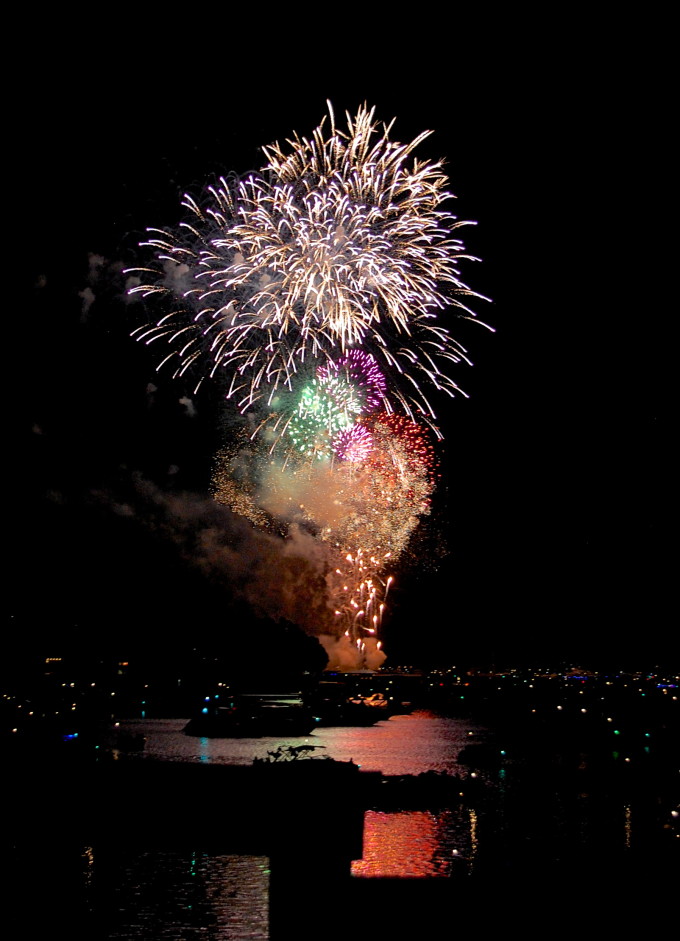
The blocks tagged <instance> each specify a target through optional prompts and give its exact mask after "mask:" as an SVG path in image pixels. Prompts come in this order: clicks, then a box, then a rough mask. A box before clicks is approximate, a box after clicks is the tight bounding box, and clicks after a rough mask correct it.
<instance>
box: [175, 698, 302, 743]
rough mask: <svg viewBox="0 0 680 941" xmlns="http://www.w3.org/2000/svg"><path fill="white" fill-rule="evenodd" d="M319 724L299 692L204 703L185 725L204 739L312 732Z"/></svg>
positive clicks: (185, 730)
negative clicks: (223, 704)
mask: <svg viewBox="0 0 680 941" xmlns="http://www.w3.org/2000/svg"><path fill="white" fill-rule="evenodd" d="M316 725H317V720H316V719H315V717H314V715H313V713H312V711H311V709H309V708H308V707H307V706H306V705H305V704H304V702H303V700H302V697H301V696H300V695H299V694H291V693H241V694H239V695H235V696H233V697H232V698H231V699H230V701H229V703H228V704H227V705H225V706H213V705H211V706H204V707H203V708H202V710H201V713H200V714H199V715H197V716H195V717H194V718H192V719H190V721H189V722H188V723H187V725H186V726H185V727H184V733H185V734H186V735H197V736H200V737H201V738H261V737H265V736H276V737H283V738H285V737H288V736H298V735H309V733H310V732H311V731H312V730H313V729H314V728H315V726H316Z"/></svg>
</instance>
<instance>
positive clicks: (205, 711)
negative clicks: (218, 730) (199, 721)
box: [201, 706, 208, 715]
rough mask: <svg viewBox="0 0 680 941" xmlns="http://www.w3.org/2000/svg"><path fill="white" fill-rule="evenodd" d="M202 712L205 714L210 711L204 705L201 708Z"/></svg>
mask: <svg viewBox="0 0 680 941" xmlns="http://www.w3.org/2000/svg"><path fill="white" fill-rule="evenodd" d="M201 712H202V713H203V714H204V715H206V714H207V712H208V710H207V709H206V708H205V706H204V707H203V708H202V709H201Z"/></svg>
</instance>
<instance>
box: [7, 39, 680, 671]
mask: <svg viewBox="0 0 680 941" xmlns="http://www.w3.org/2000/svg"><path fill="white" fill-rule="evenodd" d="M43 42H44V43H45V49H47V48H48V45H49V44H48V43H47V40H46V38H45V37H43ZM41 48H42V46H41ZM496 48H497V47H494V50H492V49H490V48H487V49H485V48H484V43H479V42H478V41H477V40H476V39H466V40H464V39H463V38H461V37H458V38H457V40H456V42H452V43H451V47H450V48H449V47H448V46H445V45H444V42H443V40H441V41H439V40H438V41H437V43H435V44H434V45H433V47H432V55H431V56H427V55H425V53H427V51H428V50H427V48H423V50H422V52H423V58H424V60H427V59H429V60H430V61H428V62H427V63H425V62H424V63H423V65H422V66H421V65H418V64H416V63H415V62H413V61H409V62H408V63H407V64H404V63H402V62H401V59H400V56H399V54H398V52H396V51H395V52H391V53H389V54H388V53H387V52H386V51H383V53H381V54H380V55H376V56H374V57H372V58H371V57H366V56H365V51H363V52H362V54H361V56H360V55H359V53H358V52H357V55H356V56H355V59H354V60H353V61H352V63H349V62H348V61H347V59H346V60H345V62H344V63H339V62H337V60H331V61H326V62H324V60H323V57H320V58H317V59H315V61H314V62H313V63H312V62H311V61H309V62H306V67H305V62H303V61H301V56H300V55H298V56H297V61H296V62H295V63H294V64H293V65H291V64H290V63H286V62H283V61H281V60H276V61H275V60H271V59H270V60H268V61H265V62H259V63H258V65H257V68H256V69H255V68H253V67H252V66H253V63H252V62H251V63H248V68H247V69H246V67H245V66H244V65H243V64H239V61H238V60H237V59H235V58H234V55H235V52H234V51H233V50H231V51H230V52H229V54H227V52H225V53H224V56H223V58H222V59H221V60H219V61H216V59H215V57H214V56H212V55H211V56H207V57H206V62H205V63H204V66H205V67H202V68H201V69H198V68H197V65H196V59H194V60H193V61H192V64H191V67H188V66H187V64H186V62H184V60H183V59H182V55H180V54H179V53H178V54H177V55H174V54H173V55H170V56H169V57H168V58H167V59H166V60H165V62H163V59H162V57H161V59H160V60H159V59H155V58H154V56H151V58H150V59H149V58H147V56H146V54H145V53H144V52H143V51H142V50H140V48H136V49H135V50H134V51H131V50H130V49H126V50H124V51H123V50H121V49H119V50H118V51H119V53H121V54H120V55H119V56H116V55H113V54H112V53H111V51H110V50H109V52H108V53H107V55H106V56H104V57H103V58H102V59H99V58H98V55H97V50H96V47H92V48H89V49H88V50H84V49H78V50H77V53H78V54H77V55H76V54H75V52H76V51H75V50H74V49H70V52H71V53H72V54H73V55H72V56H71V59H70V61H69V62H68V63H65V61H64V60H63V59H61V58H60V57H59V56H58V55H57V54H56V53H55V52H54V50H52V52H51V54H50V55H48V56H46V58H45V60H44V61H43V60H42V59H41V57H40V56H36V58H35V60H34V61H35V62H36V68H37V69H38V70H39V71H40V74H41V79H42V81H41V82H40V83H39V87H38V88H37V89H36V91H35V92H34V93H27V94H25V95H24V96H23V97H22V98H21V99H20V101H19V103H18V104H17V105H16V111H17V135H16V139H17V141H18V144H17V148H18V152H19V161H18V169H17V170H16V171H14V172H15V174H16V177H15V180H14V184H15V186H16V189H17V191H19V192H20V193H21V205H20V209H19V211H18V212H17V215H16V217H15V218H16V224H17V228H16V229H15V230H14V231H15V233H16V237H17V239H18V241H19V242H20V245H21V259H20V262H19V263H20V265H21V268H22V271H24V272H25V274H23V275H22V283H23V285H24V288H25V290H24V291H23V292H22V294H23V301H22V303H21V307H20V312H19V316H18V318H17V319H18V321H19V329H18V341H17V344H16V345H14V346H13V347H12V351H10V352H9V353H8V354H7V355H8V356H9V358H10V359H11V360H12V361H13V362H12V363H11V366H12V368H13V369H14V368H16V370H17V379H16V380H15V383H14V385H15V390H16V389H17V387H18V391H15V394H16V395H17V396H18V398H19V399H20V401H21V403H22V406H25V409H24V410H23V411H24V414H23V416H22V423H21V427H20V433H19V439H18V440H19V445H18V448H17V451H18V453H19V461H18V462H17V467H18V469H19V474H18V480H17V485H16V494H15V493H14V491H11V492H10V493H8V501H9V503H10V517H11V519H12V527H13V528H12V539H13V541H14V544H15V545H16V546H17V550H16V551H15V553H14V562H15V569H14V572H13V576H12V580H11V588H10V598H11V604H10V608H11V612H12V614H13V616H14V620H13V621H12V622H11V626H10V637H12V636H16V637H19V638H20V639H21V641H22V642H23V643H25V641H26V638H27V637H30V638H31V642H32V643H33V642H35V643H36V644H38V645H43V646H45V649H47V647H48V646H55V645H58V644H59V643H61V642H62V641H63V640H64V639H72V638H74V637H75V638H77V641H78V643H90V644H92V645H93V646H95V647H96V645H97V643H99V642H100V641H101V642H104V641H106V643H109V642H110V641H111V638H113V637H120V638H121V640H120V643H121V644H125V643H127V642H128V641H129V642H131V640H132V638H135V639H136V641H139V640H140V639H142V638H143V639H144V642H145V643H147V644H148V645H150V646H152V647H153V646H154V645H163V644H167V643H176V641H175V640H174V639H171V638H174V637H176V636H178V637H183V636H185V635H186V634H187V633H190V634H192V636H193V635H199V634H200V635H203V634H205V635H208V634H211V633H213V632H215V633H221V632H222V631H224V632H225V633H226V634H227V635H229V634H230V633H233V632H238V631H239V630H240V625H247V627H246V629H247V630H256V628H254V627H253V624H252V617H251V616H250V615H249V614H248V612H247V611H246V610H245V609H244V608H242V607H236V608H233V607H230V606H229V604H228V599H225V597H224V591H223V590H220V588H219V586H216V585H215V584H214V583H213V582H211V581H210V580H209V579H206V578H202V577H201V575H200V574H198V573H197V572H196V571H193V570H191V569H190V567H189V566H187V565H186V564H185V563H183V562H182V561H181V560H180V559H179V558H178V557H177V554H176V553H175V552H174V550H173V547H172V546H171V545H169V544H167V542H164V539H163V537H162V534H159V532H158V531H157V530H154V529H153V528H149V527H146V528H145V527H137V528H135V527H134V526H133V525H131V523H130V520H129V519H128V518H126V517H125V515H124V514H121V513H120V511H119V512H115V511H114V512H112V509H111V508H112V506H114V505H118V504H117V503H116V501H118V500H120V501H123V496H122V495H124V494H128V495H129V492H130V488H131V483H130V481H131V480H132V479H133V478H134V477H135V475H139V476H141V477H142V478H144V479H145V480H152V481H154V482H155V483H156V485H157V486H158V487H159V488H160V489H161V490H164V489H165V490H167V492H178V491H181V490H184V489H187V490H191V491H193V492H197V493H204V494H205V493H206V492H207V486H208V481H209V476H210V466H211V457H212V454H213V453H214V450H215V447H216V445H217V444H218V443H219V439H220V434H222V433H223V431H222V426H221V424H220V422H219V419H218V416H219V404H220V403H219V400H218V396H217V394H216V393H215V392H214V391H211V390H208V391H207V392H206V393H205V394H204V395H203V396H202V397H198V398H194V399H193V405H194V407H195V409H196V414H195V415H194V416H193V417H192V416H190V415H189V413H188V410H187V408H186V407H185V406H183V405H182V404H181V403H180V402H179V400H180V398H182V396H183V395H184V394H185V392H186V389H185V388H184V387H182V386H180V385H178V384H176V383H173V380H172V378H171V375H170V373H166V374H165V375H163V374H160V375H158V374H156V373H155V365H156V362H155V360H154V358H153V357H151V356H149V354H148V351H146V350H145V349H144V348H143V347H141V346H139V345H136V344H134V343H133V342H132V341H131V340H130V339H129V337H128V334H129V331H130V329H132V328H133V327H134V326H135V325H136V324H137V323H138V322H139V318H140V317H141V312H140V311H139V310H138V309H137V308H136V307H132V306H127V307H126V306H125V305H124V304H123V303H122V302H121V301H120V299H119V297H118V296H117V292H119V288H120V278H119V277H117V270H118V268H119V267H120V266H121V265H125V264H134V263H135V261H136V260H137V258H138V255H137V249H136V245H137V242H138V241H139V239H140V238H141V237H142V234H143V230H144V228H145V226H147V225H150V226H161V227H162V226H167V225H173V224H175V223H176V222H177V221H178V220H179V219H180V217H181V212H180V207H179V200H180V197H181V194H182V192H184V191H190V192H194V193H196V192H199V191H200V188H201V187H202V186H203V185H204V183H205V182H207V181H209V180H210V179H211V178H212V177H214V175H215V174H218V173H222V172H225V171H229V170H235V171H237V172H245V171H247V170H250V169H255V168H256V167H257V166H258V165H259V163H260V156H259V151H258V148H259V146H260V145H263V144H267V143H270V142H271V141H272V140H275V139H278V140H283V139H284V138H285V136H286V135H287V134H288V133H289V132H290V131H291V130H292V129H296V130H298V131H300V132H301V133H309V132H311V130H312V129H313V128H314V127H315V126H316V124H317V123H318V121H319V119H320V118H321V116H322V115H323V113H324V111H325V99H326V98H330V99H331V100H332V101H333V104H334V106H335V110H336V114H337V113H340V112H342V111H343V110H344V109H345V108H348V109H350V110H354V109H355V108H356V106H357V105H358V104H359V103H361V102H362V101H364V100H366V101H368V103H369V104H371V105H375V106H376V109H377V115H378V116H379V117H380V118H384V119H387V120H389V119H391V118H392V117H394V116H396V117H397V122H396V125H395V129H394V132H393V136H394V137H396V138H397V139H399V140H407V139H408V140H410V139H412V138H413V137H415V136H416V135H417V134H418V133H419V132H420V131H422V130H423V129H430V128H431V129H433V130H434V131H435V133H434V134H433V136H432V137H431V138H429V139H428V140H427V141H426V142H425V143H424V144H423V145H421V147H420V150H419V153H420V156H421V157H427V158H438V157H444V158H445V160H446V163H447V172H448V174H449V177H450V180H451V189H452V191H453V192H454V193H455V194H456V195H457V197H458V202H457V205H456V211H457V213H458V215H459V216H460V217H461V218H469V219H474V220H476V221H477V222H478V225H477V227H475V228H467V229H465V230H463V232H464V237H465V241H466V245H467V247H468V248H469V249H470V250H471V252H472V253H473V254H475V255H478V256H480V257H481V258H482V259H483V263H482V264H481V265H473V264H468V265H467V266H466V268H465V269H464V272H463V275H464V280H466V281H467V282H468V283H469V284H470V285H471V286H472V287H473V288H474V289H475V290H477V291H479V292H480V293H482V294H485V295H488V296H489V297H491V298H492V299H493V304H492V305H482V304H481V303H480V304H479V305H478V308H477V309H478V311H479V313H480V316H481V317H482V319H485V320H486V321H487V322H489V323H491V324H493V326H494V327H495V329H496V333H495V334H493V335H492V334H489V333H487V332H486V331H484V330H483V329H482V328H474V327H468V326H467V325H465V326H464V329H463V328H461V329H460V330H456V329H455V328H454V331H453V332H454V334H455V335H457V336H461V337H462V339H463V341H464V343H465V344H466V346H467V348H468V349H469V351H470V353H471V356H472V359H473V361H474V364H475V365H474V367H473V368H468V367H461V368H460V369H459V371H458V373H457V375H456V379H457V381H458V382H459V384H460V385H461V386H462V388H463V389H465V390H466V392H467V393H468V395H469V396H470V398H469V399H467V400H466V399H464V398H458V399H456V400H455V401H454V402H452V403H448V404H445V403H442V408H441V417H442V426H443V429H444V431H445V434H446V441H445V444H444V446H443V451H442V470H443V480H442V484H441V486H440V489H439V494H438V498H437V512H436V513H435V515H434V519H433V521H432V522H433V524H434V525H433V526H431V527H430V530H431V531H432V532H433V535H432V538H431V539H430V541H429V542H424V543H423V544H422V546H421V545H419V546H418V551H419V552H421V553H422V554H423V555H425V556H426V557H428V560H429V561H428V563H427V564H426V565H425V566H421V567H418V568H416V567H415V566H414V567H412V568H411V569H409V570H405V571H404V572H403V574H402V577H401V579H400V583H401V587H402V590H401V592H400V593H398V594H395V597H394V606H393V617H392V620H391V623H390V625H389V628H388V635H387V647H388V650H391V651H394V658H395V660H398V661H399V662H404V661H407V660H409V659H416V660H417V659H423V658H425V659H427V658H430V659H432V660H443V661H446V660H449V661H450V660H451V659H453V660H454V662H455V660H456V659H458V658H461V657H462V658H468V659H470V660H475V659H478V660H480V661H484V660H486V661H489V660H498V661H502V660H512V659H516V660H528V659H533V660H540V659H541V658H544V659H547V658H566V659H571V660H573V661H580V662H585V661H591V662H593V661H597V662H599V663H605V662H607V661H609V662H612V661H613V662H615V663H621V664H623V663H630V664H633V663H638V662H639V663H640V664H641V665H642V663H643V662H644V665H647V664H651V663H654V662H664V663H669V662H673V658H674V650H673V630H672V627H671V625H672V617H671V615H670V614H669V610H672V597H671V588H670V562H669V561H668V555H667V552H668V543H669V541H670V524H669V523H668V514H669V506H670V490H671V485H670V471H669V470H668V467H669V454H670V440H671V432H670V427H669V413H670V409H669V405H668V396H667V391H668V389H667V386H668V385H669V384H670V383H669V381H668V373H667V367H666V365H665V363H666V362H667V360H666V356H665V351H666V349H667V326H668V320H669V316H670V314H669V311H668V310H665V309H659V305H656V304H652V303H651V302H650V298H649V294H648V288H647V287H645V284H646V283H648V281H649V276H650V274H651V272H650V271H649V258H650V257H651V255H652V253H653V250H652V246H653V245H654V244H655V243H656V242H657V241H658V238H659V234H658V233H657V232H655V230H654V223H653V221H652V212H653V208H654V207H653V205H652V204H653V203H654V202H655V201H656V200H657V196H656V194H657V193H658V192H659V191H660V186H659V178H658V177H659V175H663V163H662V162H661V163H657V161H656V160H655V159H650V148H651V149H652V150H653V149H654V148H656V149H657V150H658V149H661V147H662V145H661V141H660V138H659V136H658V133H657V118H656V117H655V115H656V113H657V111H660V110H662V108H661V106H660V105H659V103H658V100H657V101H656V104H653V103H652V102H651V100H650V98H648V97H645V96H644V94H643V92H644V89H645V88H650V87H652V86H653V85H654V80H653V77H652V80H651V81H650V80H649V76H647V83H646V85H642V86H641V85H640V82H639V74H638V71H637V69H638V68H639V66H635V65H633V64H631V62H630V61H629V60H628V59H627V57H626V56H625V55H620V56H619V55H616V54H614V53H612V51H611V49H610V50H608V51H607V52H606V54H604V55H603V53H602V50H601V49H600V48H598V46H597V43H596V42H595V41H593V42H592V43H590V42H588V41H585V40H583V39H581V40H580V45H577V46H575V47H573V48H569V47H568V44H566V43H565V45H564V46H562V47H560V49H557V48H556V47H555V46H545V45H544V46H542V47H539V46H535V45H534V44H533V43H531V42H529V41H528V40H526V39H523V38H522V30H521V29H520V28H519V27H517V28H516V31H515V32H514V33H513V34H512V42H511V43H509V44H508V45H507V46H504V45H503V43H502V42H501V43H500V48H501V50H502V51H501V53H500V54H499V53H498V52H497V51H496ZM156 51H157V50H156ZM463 52H464V54H463ZM183 54H184V55H185V54H186V52H184V53H183ZM344 54H345V56H347V55H348V54H349V55H350V58H351V51H350V53H347V51H345V53H344ZM230 55H231V58H230ZM364 58H365V59H366V61H367V62H368V61H369V60H370V61H372V68H370V69H368V68H367V69H366V70H362V69H361V68H360V67H358V66H357V63H358V61H361V60H362V59H364ZM57 62H59V63H60V67H59V68H55V65H56V64H57ZM163 65H166V66H167V67H168V69H169V72H168V76H169V77H168V79H167V81H165V80H164V79H163V78H162V77H161V70H162V67H163ZM154 76H155V77H154ZM650 141H651V143H650ZM661 189H662V186H661ZM641 248H642V252H641ZM640 254H642V262H640ZM92 255H95V256H100V257H101V258H102V259H105V262H103V263H102V265H101V266H100V269H99V271H98V275H97V278H96V281H93V280H89V281H88V278H91V273H92V261H91V260H90V261H88V258H89V256H92ZM641 267H642V270H641ZM645 267H646V269H647V270H645ZM88 287H89V288H90V290H91V291H92V292H93V294H94V296H95V300H94V303H92V304H91V306H89V307H88V309H87V311H86V312H85V313H83V306H84V305H85V306H87V303H88V295H87V293H85V295H84V296H82V295H81V292H86V289H87V288H88ZM652 308H656V309H652ZM14 351H16V353H15V352H14ZM150 382H152V383H153V384H154V385H155V386H156V387H157V392H156V393H155V394H154V396H153V401H151V399H150V397H149V395H148V393H147V386H148V383H150ZM442 543H445V544H446V552H443V551H442V550H441V549H440V550H437V548H436V547H437V545H441V544H442ZM17 625H19V626H18V627H17Z"/></svg>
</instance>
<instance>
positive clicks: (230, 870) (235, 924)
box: [106, 851, 269, 941]
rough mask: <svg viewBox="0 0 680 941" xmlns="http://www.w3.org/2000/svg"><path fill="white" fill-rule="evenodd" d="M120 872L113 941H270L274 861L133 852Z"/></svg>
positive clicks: (109, 933) (109, 934)
mask: <svg viewBox="0 0 680 941" xmlns="http://www.w3.org/2000/svg"><path fill="white" fill-rule="evenodd" d="M120 863H121V864H120V865H119V867H118V872H119V876H118V880H117V884H116V885H115V888H114V896H115V901H114V906H113V907H114V909H115V913H112V917H111V921H110V923H109V925H108V926H107V928H108V930H107V934H106V937H107V939H109V941H136V939H153V941H166V939H168V941H193V939H199V938H205V937H210V938H211V939H214V941H265V939H267V938H268V937H269V912H268V906H269V861H268V859H266V858H265V857H261V856H234V855H226V854H223V855H215V854H209V853H197V852H193V853H191V852H184V853H182V852H176V853H173V852H163V851H153V852H131V853H129V854H126V855H125V856H124V858H123V859H122V860H121V861H120Z"/></svg>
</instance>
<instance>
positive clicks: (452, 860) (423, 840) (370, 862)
mask: <svg viewBox="0 0 680 941" xmlns="http://www.w3.org/2000/svg"><path fill="white" fill-rule="evenodd" d="M476 825H477V818H476V814H475V812H474V811H472V810H470V811H453V810H442V811H437V812H433V811H424V810H423V811H421V810H418V811H398V812H396V813H382V812H380V811H376V810H369V811H367V812H366V815H365V817H364V855H363V858H362V859H359V860H355V861H354V862H353V863H352V875H353V876H358V877H363V878H371V877H382V878H419V877H422V878H424V877H427V878H449V877H451V876H455V875H458V874H466V873H468V872H470V871H471V868H472V865H473V862H474V856H475V853H476V850H477V836H476Z"/></svg>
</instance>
